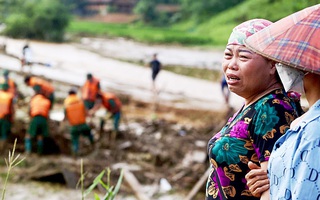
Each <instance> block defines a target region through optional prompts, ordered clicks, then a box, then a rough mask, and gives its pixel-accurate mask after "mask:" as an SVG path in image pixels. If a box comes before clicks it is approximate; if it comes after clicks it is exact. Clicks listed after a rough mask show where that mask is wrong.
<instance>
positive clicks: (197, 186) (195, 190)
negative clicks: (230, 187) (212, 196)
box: [185, 167, 211, 200]
mask: <svg viewBox="0 0 320 200" xmlns="http://www.w3.org/2000/svg"><path fill="white" fill-rule="evenodd" d="M210 170H211V168H210V167H209V168H208V169H207V171H206V172H205V173H204V174H203V175H202V176H201V178H200V179H199V180H198V182H197V183H196V184H195V185H194V187H193V188H192V190H191V191H190V192H189V194H188V196H187V197H186V198H185V200H192V199H193V197H194V196H195V195H196V194H197V193H198V191H199V190H200V189H201V187H202V186H203V185H204V184H205V183H206V181H207V179H208V176H209V172H210Z"/></svg>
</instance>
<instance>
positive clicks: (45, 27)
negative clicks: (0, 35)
mask: <svg viewBox="0 0 320 200" xmlns="http://www.w3.org/2000/svg"><path fill="white" fill-rule="evenodd" d="M13 2H15V3H11V4H8V5H7V4H5V6H4V7H3V8H6V7H7V8H8V9H9V10H10V11H11V13H10V15H8V16H5V17H3V18H2V20H3V21H4V22H5V23H6V29H5V30H4V34H5V35H7V36H10V37H13V38H29V39H39V40H46V41H54V42H61V41H63V39H64V30H65V28H66V27H67V26H68V23H69V20H70V16H71V15H70V14H69V11H68V9H67V7H65V6H64V5H62V4H61V3H60V2H59V1H52V0H28V1H20V0H15V1H13Z"/></svg>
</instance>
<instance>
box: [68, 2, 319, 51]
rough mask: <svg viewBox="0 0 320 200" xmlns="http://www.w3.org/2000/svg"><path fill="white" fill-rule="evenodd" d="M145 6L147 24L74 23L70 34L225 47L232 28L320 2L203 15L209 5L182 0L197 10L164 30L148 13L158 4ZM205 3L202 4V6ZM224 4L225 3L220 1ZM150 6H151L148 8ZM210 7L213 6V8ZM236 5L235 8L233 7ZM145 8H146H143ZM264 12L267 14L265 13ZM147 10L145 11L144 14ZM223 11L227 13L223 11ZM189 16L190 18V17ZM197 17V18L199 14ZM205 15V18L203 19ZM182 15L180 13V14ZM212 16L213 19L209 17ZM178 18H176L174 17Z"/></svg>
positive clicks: (252, 5) (239, 7)
mask: <svg viewBox="0 0 320 200" xmlns="http://www.w3.org/2000/svg"><path fill="white" fill-rule="evenodd" d="M141 2H142V3H143V2H144V3H145V4H143V5H140V8H139V7H138V8H139V9H138V8H137V10H138V11H139V12H138V13H140V14H141V15H142V19H143V20H142V21H144V23H140V22H139V23H137V22H135V23H132V24H121V25H119V24H104V23H94V22H84V21H80V20H76V19H75V20H74V21H72V22H71V23H70V26H69V27H68V29H67V32H69V33H72V34H75V35H90V36H96V35H99V36H109V37H118V36H120V37H126V38H130V39H134V40H137V41H140V42H146V43H158V44H180V45H194V46H211V47H212V46H223V45H225V43H226V41H227V39H228V37H229V35H230V33H231V31H232V28H233V27H234V26H236V25H237V24H239V23H241V22H243V21H246V20H248V19H253V18H265V19H269V20H270V21H277V20H279V19H281V18H282V17H285V16H287V15H289V14H292V13H293V12H296V11H298V10H301V9H303V8H305V7H308V6H311V5H315V4H317V3H320V0H310V1H305V0H297V1H291V0H277V1H276V0H245V1H241V0H235V1H227V2H226V5H220V6H221V7H220V10H218V11H219V12H218V11H217V10H216V11H215V13H214V12H213V13H211V15H209V14H210V13H208V10H207V11H206V12H200V11H201V9H205V8H206V6H204V5H203V3H207V1H190V0H181V1H180V2H181V5H185V4H186V3H188V4H190V7H193V9H194V10H193V12H192V11H191V10H189V11H188V10H186V9H183V8H184V7H187V6H182V9H183V10H182V11H181V13H182V15H180V16H183V17H182V18H180V21H178V22H177V21H174V22H175V23H167V25H166V26H165V27H163V26H151V25H152V24H157V23H151V22H150V21H151V20H155V21H156V20H157V19H155V18H156V14H153V15H155V16H153V18H152V17H151V14H150V16H144V15H143V12H146V13H145V15H149V14H148V13H147V11H148V12H149V11H150V10H148V9H146V7H147V8H148V6H149V7H150V5H149V4H151V3H153V4H152V5H153V6H154V5H155V1H154V0H153V1H141ZM201 2H202V4H201ZM210 2H211V4H212V5H216V3H217V1H215V0H211V1H210ZM219 2H220V3H221V1H219ZM147 3H149V4H147ZM211 4H210V5H211ZM231 5H233V6H231ZM143 6H145V7H143ZM262 8H263V10H262ZM144 10H145V11H144ZM222 10H223V11H222ZM186 12H187V13H189V15H190V16H189V17H187V16H186V15H187V14H183V13H186ZM196 13H197V14H196ZM201 13H203V17H201V16H199V15H201ZM178 14H179V13H178ZM209 16H211V17H209ZM172 17H174V16H172Z"/></svg>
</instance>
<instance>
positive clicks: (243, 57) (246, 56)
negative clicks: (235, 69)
mask: <svg viewBox="0 0 320 200" xmlns="http://www.w3.org/2000/svg"><path fill="white" fill-rule="evenodd" d="M239 57H240V58H242V59H248V58H249V57H248V55H245V54H242V55H239Z"/></svg>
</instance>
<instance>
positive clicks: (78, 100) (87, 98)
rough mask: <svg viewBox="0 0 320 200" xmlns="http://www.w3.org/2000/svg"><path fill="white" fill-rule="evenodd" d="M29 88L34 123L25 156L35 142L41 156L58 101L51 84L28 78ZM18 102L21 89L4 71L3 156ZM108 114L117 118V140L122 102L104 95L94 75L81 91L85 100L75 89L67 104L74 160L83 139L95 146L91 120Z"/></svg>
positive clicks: (0, 99) (0, 104) (0, 106)
mask: <svg viewBox="0 0 320 200" xmlns="http://www.w3.org/2000/svg"><path fill="white" fill-rule="evenodd" d="M24 82H25V84H26V85H27V86H29V87H31V88H32V89H33V91H34V94H33V95H32V97H31V100H30V102H29V113H28V114H29V116H30V123H29V127H28V129H27V132H26V134H25V141H24V146H25V153H26V154H30V153H31V152H32V141H33V139H34V138H36V140H37V145H36V146H37V153H38V154H39V155H41V154H42V153H43V146H44V142H43V140H44V138H45V137H47V136H49V126H48V120H49V113H50V111H51V109H52V108H53V104H54V100H55V96H54V93H55V88H54V87H53V85H52V84H51V83H50V82H48V81H47V80H45V79H43V78H40V77H36V76H30V75H27V76H26V77H25V78H24ZM17 99H18V87H17V84H16V83H15V81H14V80H12V79H11V78H9V71H8V70H3V72H2V76H1V77H0V136H1V137H0V151H1V152H0V153H2V152H3V151H4V150H5V149H6V143H7V138H8V136H9V134H10V132H11V127H12V123H13V120H14V113H15V109H14V104H15V102H16V101H17ZM103 107H104V108H105V109H106V110H107V117H108V118H113V122H114V127H113V134H112V135H113V137H112V139H115V136H116V133H117V132H118V131H119V122H120V118H121V101H120V99H119V98H118V97H117V96H116V95H115V94H113V93H110V92H104V91H102V90H101V89H100V81H99V80H98V79H97V78H95V77H94V76H93V75H92V74H91V73H88V74H87V79H86V81H85V83H84V85H83V86H82V88H81V97H80V96H79V95H77V90H76V89H75V88H72V89H70V90H69V92H68V96H67V97H66V99H65V100H64V116H65V117H64V121H67V122H68V123H69V125H70V134H71V150H72V151H71V152H72V154H73V155H74V156H77V155H78V154H79V137H80V136H81V135H82V136H85V137H88V139H89V141H90V143H91V144H92V145H93V144H94V138H93V135H92V132H91V128H90V126H89V124H88V123H87V118H88V117H90V118H91V117H92V116H93V115H94V114H95V112H96V111H97V110H99V109H100V108H103ZM104 122H105V118H102V119H101V122H100V131H103V127H104V124H105V123H104Z"/></svg>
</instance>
